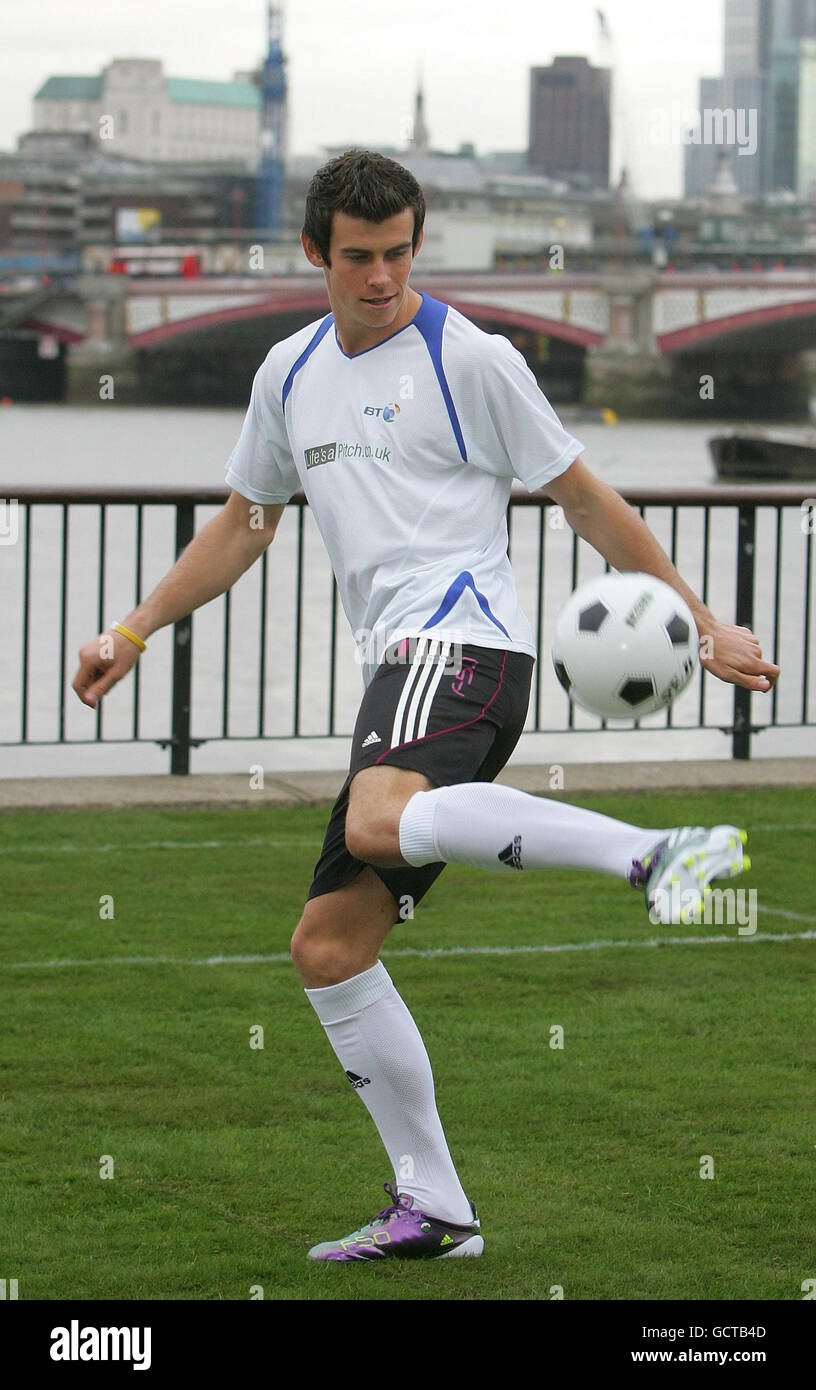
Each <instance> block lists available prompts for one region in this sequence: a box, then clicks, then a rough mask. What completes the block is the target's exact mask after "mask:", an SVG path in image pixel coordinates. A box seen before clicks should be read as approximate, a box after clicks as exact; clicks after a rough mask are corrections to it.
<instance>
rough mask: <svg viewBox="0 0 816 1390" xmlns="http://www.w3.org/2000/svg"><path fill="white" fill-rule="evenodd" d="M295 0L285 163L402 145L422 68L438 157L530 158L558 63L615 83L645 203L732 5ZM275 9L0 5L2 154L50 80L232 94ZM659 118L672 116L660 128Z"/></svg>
mask: <svg viewBox="0 0 816 1390" xmlns="http://www.w3.org/2000/svg"><path fill="white" fill-rule="evenodd" d="M601 8H602V9H603V10H604V12H605V14H606V16H607V20H608V26H609V30H610V33H611V39H612V46H611V53H610V50H609V48H607V49H606V50H604V48H603V47H602V45H601V40H600V32H599V25H598V21H597V18H596V6H595V4H593V3H589V2H588V0H404V2H403V3H402V4H401V5H397V4H395V3H394V0H391V2H390V3H388V0H288V2H287V3H286V5H285V21H284V48H285V52H286V54H287V56H288V60H289V62H288V78H289V138H288V148H289V151H290V153H295V154H307V153H312V152H314V153H320V152H321V149H322V147H323V145H327V144H329V145H342V144H348V145H352V144H357V145H366V144H369V143H370V144H391V145H397V146H400V145H402V143H403V140H402V139H401V132H402V131H404V129H405V121H406V119H408V120H410V118H411V115H412V112H413V97H414V89H415V85H416V76H417V72H418V70H419V68H420V67H421V69H422V72H423V76H424V87H425V111H426V123H427V125H428V129H429V131H430V136H431V142H432V145H433V146H434V147H435V148H438V149H451V150H453V149H457V148H458V147H459V145H460V144H461V142H462V141H465V140H472V141H473V142H474V143H475V145H476V148H477V150H478V151H480V152H485V151H487V150H491V149H523V148H524V147H525V146H526V144H527V121H528V93H529V77H528V72H529V68H530V67H531V66H534V65H537V64H546V63H549V62H550V61H551V60H552V58H553V57H554V56H555V55H556V54H558V53H582V54H585V55H586V56H587V57H588V58H589V60H590V61H591V62H596V63H599V62H604V63H606V62H610V61H611V63H612V65H613V67H614V69H615V79H616V80H615V92H614V98H613V114H614V124H615V135H614V140H613V165H614V168H615V169H617V168H619V166H620V163H621V160H622V159H625V161H626V163H627V164H628V165H629V167H630V169H631V171H632V173H633V175H634V181H635V184H636V187H637V188H638V191H639V192H640V193H641V194H642V195H644V196H646V197H660V196H665V197H669V196H676V195H679V193H680V192H681V186H682V161H681V151H682V146H681V145H680V143H679V127H678V133H677V135H676V136H675V137H674V138H673V139H670V140H669V141H665V140H664V141H663V143H660V144H658V143H655V134H656V132H657V131H658V130H659V128H660V125H661V124H662V125H663V127H664V129H669V125H668V121H669V120H670V119H671V117H672V109H673V106H674V107H676V108H677V109H676V111H675V113H674V114H675V115H677V116H678V117H679V110H680V108H683V107H688V106H694V105H696V101H697V80H698V78H699V77H701V76H709V75H716V74H717V73H719V72H720V71H721V70H722V29H723V9H724V0H683V3H682V4H679V3H677V0H602V4H601ZM265 31H266V0H102V2H101V0H0V150H11V149H14V148H15V147H16V143H17V137H18V136H19V135H20V134H22V133H23V131H25V130H29V129H30V128H31V125H32V104H31V102H32V97H33V94H34V92H35V91H36V90H37V88H38V87H39V85H40V84H41V83H42V82H43V81H44V80H45V78H46V77H48V76H50V75H52V74H56V73H87V74H95V73H97V72H98V71H99V70H100V69H101V68H102V67H103V66H104V65H105V64H106V63H108V62H110V60H111V59H112V58H127V57H140V58H161V59H162V60H163V62H164V65H165V72H166V73H167V74H168V75H170V76H174V77H209V78H219V79H222V80H223V79H227V78H229V77H231V76H232V73H233V71H234V70H235V69H246V68H250V67H254V66H256V65H257V64H258V63H259V61H260V59H261V57H262V55H263V53H264V51H265V47H266V41H265V40H266V33H265ZM658 111H661V112H663V113H665V115H663V116H656V115H655V113H656V112H658Z"/></svg>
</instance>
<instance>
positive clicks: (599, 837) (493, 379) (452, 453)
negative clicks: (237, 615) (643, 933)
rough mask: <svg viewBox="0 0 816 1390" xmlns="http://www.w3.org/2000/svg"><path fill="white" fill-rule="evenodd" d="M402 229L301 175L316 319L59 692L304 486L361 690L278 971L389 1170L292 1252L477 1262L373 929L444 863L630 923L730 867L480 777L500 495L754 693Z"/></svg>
mask: <svg viewBox="0 0 816 1390" xmlns="http://www.w3.org/2000/svg"><path fill="white" fill-rule="evenodd" d="M424 214H425V204H424V200H423V196H422V192H421V190H420V188H419V185H418V184H417V183H416V181H415V180H414V178H413V177H412V176H411V174H410V173H408V171H407V170H405V169H403V168H402V167H401V166H400V165H398V164H396V163H394V162H393V161H392V160H389V159H385V158H383V157H382V156H380V155H376V154H370V153H367V152H364V151H349V152H348V153H346V154H344V155H342V156H340V157H339V158H337V159H334V160H332V161H331V162H330V163H329V164H327V165H325V166H324V167H323V168H321V169H319V170H318V172H317V173H316V174H315V176H314V179H313V180H312V183H311V186H310V188H309V192H308V195H307V199H306V215H305V222H304V228H303V235H302V243H303V248H304V251H305V254H306V256H307V257H308V259H309V260H310V261H311V263H312V265H314V266H317V267H319V268H320V269H321V270H322V271H323V274H324V276H325V280H326V288H327V290H328V297H329V303H330V306H331V313H329V314H328V315H326V316H325V317H324V318H322V319H321V320H319V321H318V322H316V323H312V324H310V325H309V326H308V327H307V328H304V329H302V330H300V332H298V333H295V334H293V335H292V336H291V337H290V338H287V339H286V340H284V341H283V342H280V343H276V344H275V346H274V347H273V348H272V349H271V351H270V353H269V354H268V356H267V358H266V360H265V361H264V363H263V364H262V366H261V367H260V369H259V370H258V372H257V374H256V376H255V380H254V383H253V387H252V395H251V399H250V404H249V409H248V411H247V415H246V419H245V421H244V425H243V429H242V431H241V435H240V438H239V440H238V443H237V444H236V447H235V449H234V450H233V452H232V454H231V456H230V459H229V462H228V465H227V474H226V476H227V482H228V483H229V484H230V486H231V488H232V489H233V491H232V493H231V495H230V498H229V500H228V502H227V504H226V506H225V508H224V511H223V513H222V514H221V515H220V516H219V517H216V518H215V519H214V520H213V521H211V522H210V523H209V524H208V525H207V526H206V527H204V529H203V530H202V531H201V533H200V534H199V535H198V536H197V537H196V538H195V539H194V540H193V541H192V542H191V544H190V546H189V547H188V548H187V550H186V551H185V553H184V554H183V555H182V556H181V558H180V559H179V561H178V562H177V564H176V565H175V567H174V568H173V569H172V570H171V571H170V573H169V575H168V576H166V578H165V579H164V580H163V581H162V583H161V584H160V585H159V586H158V588H157V589H156V590H155V592H154V593H153V594H152V595H151V596H150V598H148V599H147V600H146V601H145V602H144V603H142V604H140V605H139V607H138V608H137V609H135V610H134V612H133V613H132V614H130V616H129V617H128V618H127V619H126V620H125V624H124V625H123V626H124V629H125V630H124V631H122V628H121V627H120V628H119V629H118V630H117V632H116V634H115V636H114V642H115V652H114V657H113V659H112V661H108V662H103V661H101V660H100V656H99V640H100V639H99V638H97V639H96V640H95V641H94V642H90V643H88V644H87V646H85V647H83V648H82V649H81V651H80V661H81V666H80V670H79V672H78V673H77V677H76V679H75V681H74V688H75V689H76V691H77V693H78V695H79V696H80V698H81V699H82V700H83V701H84V702H85V703H86V704H90V705H93V704H95V703H96V701H97V700H98V698H99V697H100V696H101V695H103V694H104V693H105V691H106V690H108V689H109V688H110V686H111V685H113V684H114V682H115V681H116V680H118V679H120V678H121V676H122V675H124V674H125V672H126V671H127V670H129V669H130V667H131V666H132V665H133V663H134V662H135V660H136V659H137V657H138V654H139V650H140V649H141V644H143V643H144V640H145V639H146V638H147V637H148V636H149V635H150V634H151V633H152V632H154V631H156V629H157V628H159V627H162V626H163V625H164V624H166V623H171V622H174V621H176V620H177V619H178V618H179V617H181V616H182V615H183V614H186V613H188V612H191V611H192V610H193V609H194V608H197V607H198V606H200V605H201V604H202V603H206V602H207V601H208V600H209V599H211V598H213V597H215V595H216V594H219V593H221V592H223V590H224V589H226V588H228V587H229V586H230V585H231V584H233V583H234V582H235V580H236V579H237V578H238V577H239V575H240V574H242V573H243V572H244V570H245V569H246V568H247V567H248V566H249V565H250V564H251V563H252V562H253V560H254V559H255V558H257V556H258V555H259V554H260V553H261V551H262V550H263V549H264V548H265V547H266V546H267V545H268V544H269V542H270V540H271V538H272V536H273V535H274V531H275V527H276V526H277V523H278V520H279V518H280V515H281V513H282V512H283V509H284V506H285V504H286V502H287V501H288V500H289V498H290V497H291V496H292V494H293V493H294V492H295V491H296V490H297V489H298V488H300V487H303V488H304V490H305V492H306V494H307V497H308V499H309V504H310V506H311V507H312V510H313V512H314V515H315V519H316V521H317V524H318V526H319V527H320V530H321V534H322V536H323V539H324V541H325V544H326V547H327V550H328V552H329V556H330V558H331V562H332V565H333V568H334V572H335V575H336V577H337V582H338V585H339V589H340V593H341V596H342V601H343V606H344V608H345V611H346V614H347V616H348V619H349V622H350V624H351V627H352V629H353V631H354V633H355V638H356V640H357V642H358V647H359V650H360V657H361V662H362V666H363V677H364V684H365V687H366V688H365V693H364V696H363V701H362V705H361V708H360V712H359V715H358V718H357V723H356V727H355V730H354V737H353V743H352V753H351V766H350V770H349V775H348V777H347V779H346V782H345V784H344V786H343V789H342V791H341V792H340V795H339V797H338V799H337V801H336V803H335V806H334V809H333V811H332V814H331V818H330V820H329V826H328V829H327V832H326V837H325V842H324V846H323V851H322V854H321V856H320V859H319V860H318V863H317V865H316V867H315V871H314V880H313V882H312V885H311V888H310V890H309V894H308V900H307V902H306V904H305V907H304V910H303V915H302V916H301V919H300V921H299V923H298V925H297V928H296V930H295V933H294V937H293V940H292V956H293V959H294V962H295V965H296V967H297V969H298V972H299V974H300V977H301V980H302V983H303V985H304V988H305V992H306V995H307V998H308V999H309V1001H310V1003H311V1004H312V1006H313V1007H314V1009H315V1011H316V1013H317V1015H318V1018H319V1019H320V1022H321V1023H322V1025H323V1027H324V1029H325V1031H326V1034H327V1036H328V1039H329V1042H330V1043H331V1046H332V1048H333V1049H334V1051H335V1053H336V1055H337V1057H338V1059H339V1061H340V1065H341V1067H342V1068H343V1069H344V1071H345V1073H346V1076H347V1077H348V1079H349V1081H350V1082H351V1084H352V1085H353V1086H354V1087H355V1089H356V1090H357V1091H358V1094H359V1096H360V1098H361V1100H362V1101H363V1103H364V1104H365V1105H366V1107H367V1109H368V1110H369V1112H370V1114H371V1116H372V1118H373V1120H374V1123H375V1125H376V1126H377V1129H378V1131H379V1134H380V1136H381V1138H382V1141H383V1144H384V1145H385V1148H386V1151H387V1153H388V1156H389V1159H390V1160H391V1164H392V1166H393V1168H394V1173H395V1182H394V1185H393V1186H391V1185H389V1184H386V1185H385V1186H386V1191H387V1192H388V1194H389V1196H390V1198H391V1204H390V1206H388V1207H387V1208H385V1209H384V1210H383V1211H382V1212H380V1214H379V1216H377V1217H375V1218H374V1220H373V1221H371V1222H370V1223H369V1224H368V1225H366V1226H364V1227H362V1228H361V1229H360V1230H357V1231H354V1232H352V1234H351V1235H349V1236H346V1237H344V1238H340V1239H338V1240H331V1241H328V1242H326V1243H324V1244H321V1245H317V1246H315V1247H314V1248H313V1249H312V1250H310V1251H309V1256H310V1258H312V1259H318V1260H319V1259H324V1260H339V1261H351V1260H363V1259H383V1258H387V1257H389V1256H412V1257H426V1258H447V1257H450V1256H463V1255H479V1254H481V1252H482V1248H483V1239H482V1235H481V1231H480V1224H479V1220H478V1218H477V1215H476V1211H475V1208H474V1207H473V1206H472V1204H471V1203H470V1201H469V1200H468V1198H467V1196H466V1195H465V1193H464V1191H463V1189H462V1186H461V1184H460V1182H459V1179H458V1177H457V1174H456V1170H455V1168H454V1165H453V1162H452V1159H451V1156H450V1153H449V1151H448V1147H447V1143H446V1140H445V1136H444V1133H443V1130H442V1126H441V1123H440V1119H439V1115H438V1113H437V1109H436V1101H435V1097H434V1084H433V1077H432V1073H431V1067H430V1062H429V1060H428V1056H427V1053H426V1051H425V1048H424V1045H423V1043H422V1039H421V1037H420V1035H419V1032H418V1030H417V1027H416V1025H415V1023H414V1021H413V1019H412V1017H411V1015H410V1013H409V1012H408V1009H407V1008H406V1006H405V1004H404V1003H403V1001H402V999H401V998H400V996H399V995H398V994H397V991H396V989H395V988H394V985H393V983H392V982H391V979H390V978H389V975H388V973H387V971H386V969H385V967H384V966H383V964H382V962H381V961H380V960H379V952H380V948H381V946H382V944H383V942H384V940H385V938H386V936H387V934H388V932H389V931H390V929H391V927H392V925H394V923H396V922H399V921H401V920H404V918H405V916H406V915H407V912H408V910H410V909H412V908H413V906H414V905H415V904H416V903H418V902H419V901H420V899H421V898H422V897H423V895H424V894H425V893H426V892H427V890H428V888H429V887H430V886H431V884H432V883H433V881H434V880H435V879H436V878H437V876H438V875H439V874H440V873H441V871H442V869H443V868H444V867H445V864H446V863H458V864H471V865H475V866H478V867H481V868H485V869H491V870H493V871H495V872H496V873H497V874H504V875H505V876H507V875H508V874H512V873H513V872H515V871H517V870H518V869H540V868H547V867H552V866H565V865H566V866H573V867H579V868H592V869H596V870H599V871H600V872H602V873H607V874H611V875H613V876H614V877H617V878H619V879H621V880H623V881H628V882H629V883H631V884H632V885H633V886H636V887H642V888H643V889H644V890H645V895H646V900H647V903H648V902H649V901H650V899H651V897H652V896H653V895H654V894H655V893H656V892H657V891H659V890H661V889H662V888H663V887H664V885H667V884H669V883H670V882H671V881H672V879H673V878H674V877H677V878H679V880H680V884H681V888H682V889H683V891H685V890H686V889H688V888H693V889H695V890H697V892H698V893H699V894H702V893H703V892H704V891H705V887H706V885H707V884H708V882H709V880H711V879H713V878H716V877H725V876H729V875H731V874H733V873H738V872H740V871H741V869H742V868H743V867H746V866H747V865H746V862H745V861H744V859H743V853H742V843H741V839H740V835H741V832H738V831H737V830H736V828H735V827H733V826H717V827H715V828H714V829H713V830H704V829H700V828H690V827H680V828H670V829H662V830H661V829H649V828H643V827H640V826H635V825H627V824H625V823H623V822H620V821H615V820H612V819H610V818H609V817H607V816H602V815H597V814H595V813H594V812H591V811H586V810H583V809H581V808H579V807H573V806H569V805H564V804H563V803H562V802H552V801H548V800H547V799H546V798H541V797H536V796H529V795H527V794H526V793H524V792H520V791H516V790H515V789H513V788H512V787H505V786H494V785H491V784H492V782H493V779H494V778H495V776H496V774H497V773H498V772H499V771H500V769H501V768H502V767H503V766H504V765H505V763H506V762H507V760H508V758H509V757H510V754H511V753H512V751H513V749H514V747H515V745H516V743H517V741H518V739H519V736H520V734H521V731H522V728H523V726H524V722H525V719H526V715H527V709H528V703H529V694H530V682H531V677H532V672H533V667H534V662H535V655H536V648H535V644H534V641H533V634H532V632H531V630H530V626H529V623H528V621H527V619H526V617H525V615H524V614H523V612H522V611H521V609H520V608H519V605H518V601H517V598H516V589H515V583H514V579H513V574H512V571H511V568H510V564H509V561H508V558H507V553H506V551H507V532H506V524H505V509H506V506H507V502H508V497H509V493H510V486H511V481H512V478H513V477H514V476H516V477H518V478H520V479H521V480H522V481H523V482H524V483H525V484H526V486H527V488H528V489H529V490H530V491H532V490H533V489H535V488H539V487H546V490H547V493H548V495H549V496H550V497H552V498H553V500H554V501H555V502H556V503H559V504H560V505H561V506H562V507H563V509H564V513H565V516H566V519H567V521H568V522H569V524H570V525H571V526H572V527H573V529H574V530H575V531H577V532H578V534H579V535H581V536H583V537H584V538H585V539H586V540H587V541H589V542H590V543H591V544H592V545H593V546H595V548H596V549H597V550H598V551H600V553H601V554H602V555H604V556H605V557H606V559H607V560H608V561H609V563H610V564H611V565H612V566H614V567H615V568H616V569H619V570H640V571H646V572H648V573H651V574H655V575H657V576H659V577H660V578H661V579H664V580H665V581H666V582H668V583H669V584H671V585H672V586H673V587H674V588H675V589H676V590H677V591H678V592H679V593H680V594H682V596H683V597H684V598H685V600H686V602H687V603H688V604H689V605H690V607H691V610H692V612H693V614H694V617H695V621H696V623H697V626H698V628H699V631H700V633H701V635H703V634H705V635H706V636H708V637H709V638H710V639H711V641H712V643H713V656H711V657H710V658H707V659H706V660H705V663H704V664H705V665H706V667H707V669H708V670H709V671H711V672H712V673H713V674H714V675H716V676H719V677H720V678H721V679H722V680H725V681H731V682H733V683H735V684H739V685H744V686H746V687H748V688H750V689H754V690H769V689H770V688H771V686H772V684H773V682H774V681H775V679H776V677H777V675H778V673H779V668H778V667H776V666H774V665H773V664H772V663H770V662H767V661H763V660H762V653H761V651H760V648H759V643H758V642H757V640H756V638H755V637H754V636H753V634H752V633H751V632H750V631H749V630H748V629H747V628H740V627H733V626H730V625H728V624H723V623H720V622H718V621H717V619H716V618H715V617H714V615H713V614H712V613H711V612H709V610H708V609H707V608H706V607H705V606H704V605H703V604H702V603H701V602H700V601H699V600H698V599H697V597H696V596H695V595H694V594H693V593H692V591H691V590H690V589H689V588H688V587H687V585H686V584H684V582H683V580H682V579H681V578H680V575H679V574H678V573H677V571H676V570H675V569H674V567H673V566H672V564H671V562H670V561H669V559H668V557H667V556H666V555H665V553H664V552H663V550H662V549H661V547H660V546H659V545H658V544H657V542H656V540H655V539H654V537H653V536H652V534H651V532H650V531H649V530H648V529H647V527H646V526H645V525H644V523H643V522H642V521H641V520H640V518H639V517H638V516H637V514H636V513H635V512H634V511H633V510H632V509H631V508H630V507H629V506H628V505H627V504H626V503H625V502H624V501H623V499H622V498H621V497H620V496H619V494H618V493H616V492H615V491H614V490H613V489H612V488H610V487H608V486H607V485H606V484H604V483H601V482H599V481H598V480H597V479H596V478H595V477H593V475H592V473H591V472H589V470H588V469H587V468H586V467H585V466H584V464H583V462H582V461H581V459H580V458H579V454H580V452H581V445H580V444H579V443H578V441H577V440H575V439H573V438H572V437H571V436H570V435H569V434H567V432H566V431H565V430H564V429H563V428H562V426H561V424H560V422H559V420H558V418H557V416H556V415H555V413H554V411H553V410H552V408H551V407H550V405H549V403H548V401H547V400H546V398H545V397H544V396H543V395H542V393H541V391H540V390H539V389H538V386H537V385H536V382H535V379H534V377H533V375H532V373H531V372H530V370H529V368H528V367H527V365H526V363H525V362H524V360H523V358H522V357H521V355H520V354H519V353H518V352H516V350H515V349H514V348H513V347H512V346H511V345H510V343H509V342H508V341H507V339H506V338H503V337H501V336H496V335H491V334H486V333H483V332H481V331H480V330H479V329H477V328H476V327H475V326H474V325H473V324H472V323H470V322H469V321H468V320H467V319H466V318H464V317H463V316H462V315H461V314H459V313H457V312H456V311H455V310H453V309H450V308H449V307H448V306H447V305H446V304H444V303H441V302H440V301H438V300H436V299H434V298H433V297H432V296H430V295H427V294H418V293H416V292H415V291H414V290H413V289H412V288H410V287H409V284H408V278H409V274H410V270H411V265H412V261H413V257H414V256H415V255H416V253H417V251H418V250H419V248H420V246H421V244H422V236H423V220H424ZM253 504H255V508H256V510H257V507H258V506H262V507H263V512H264V521H265V529H264V531H263V532H261V533H260V535H259V532H258V530H256V529H254V528H252V527H250V525H249V520H250V508H251V507H252V506H253ZM134 638H135V639H136V641H135V642H134ZM107 640H108V641H110V634H108V635H107ZM683 901H684V902H685V903H688V902H689V899H688V898H684V899H683ZM406 1159H410V1163H408V1164H406ZM409 1171H410V1172H412V1176H411V1177H410V1178H409V1177H404V1176H403V1177H399V1178H398V1176H397V1175H398V1173H400V1172H402V1173H405V1172H409Z"/></svg>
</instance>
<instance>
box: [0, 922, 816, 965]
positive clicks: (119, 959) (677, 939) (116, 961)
mask: <svg viewBox="0 0 816 1390" xmlns="http://www.w3.org/2000/svg"><path fill="white" fill-rule="evenodd" d="M803 920H804V921H808V922H813V921H816V918H814V917H806V918H804V919H803ZM814 939H816V931H803V932H755V933H754V935H753V936H746V937H737V936H662V937H650V938H649V939H648V940H647V941H625V940H624V941H565V942H563V943H560V944H555V945H538V946H433V947H428V948H420V947H417V946H405V947H402V948H400V949H398V950H395V951H383V952H381V954H382V955H383V956H384V957H386V958H388V959H393V960H397V959H399V958H400V957H410V956H419V957H421V958H422V959H425V960H432V959H433V958H434V957H436V956H522V955H557V954H560V953H562V952H565V951H601V950H608V949H618V950H621V949H627V950H631V949H637V948H638V947H642V946H646V947H652V946H661V947H662V946H720V945H725V944H732V943H733V942H735V941H813V940H814ZM288 960H289V953H288V951H276V952H275V953H273V954H272V955H266V956H254V955H250V956H194V957H192V958H191V959H188V960H184V959H182V958H180V957H178V956H108V957H107V958H105V959H99V960H25V961H7V962H6V963H5V964H3V966H2V968H3V969H4V970H48V969H63V968H65V967H69V966H76V967H79V966H86V967H87V966H94V967H95V966H97V965H280V964H282V963H284V962H287V961H288Z"/></svg>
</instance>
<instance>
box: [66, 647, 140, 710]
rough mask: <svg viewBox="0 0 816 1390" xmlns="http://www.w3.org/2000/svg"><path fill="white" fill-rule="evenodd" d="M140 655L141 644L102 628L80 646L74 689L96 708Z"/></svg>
mask: <svg viewBox="0 0 816 1390" xmlns="http://www.w3.org/2000/svg"><path fill="white" fill-rule="evenodd" d="M140 656H141V651H140V649H139V647H137V646H136V643H135V642H131V640H130V638H129V637H125V635H124V633H121V632H100V634H99V636H98V637H94V639H93V641H91V642H86V643H85V645H84V647H80V649H79V670H78V671H77V673H76V675H75V676H74V682H73V689H74V690H75V691H76V693H77V695H78V696H79V698H80V700H81V701H82V703H83V705H90V707H91V709H94V708H95V707H96V706H97V704H98V703H99V701H100V700H101V699H102V696H103V695H106V694H107V692H108V691H109V690H110V688H111V686H112V685H116V682H117V681H120V680H121V679H122V677H123V676H126V675H127V673H128V671H129V670H131V668H132V667H133V666H135V665H136V662H137V661H138V660H139V657H140Z"/></svg>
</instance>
